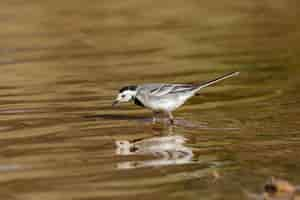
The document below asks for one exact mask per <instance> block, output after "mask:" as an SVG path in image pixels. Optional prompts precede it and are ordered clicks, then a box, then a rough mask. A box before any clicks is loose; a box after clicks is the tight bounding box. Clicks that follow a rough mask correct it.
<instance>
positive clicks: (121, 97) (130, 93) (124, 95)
mask: <svg viewBox="0 0 300 200" xmlns="http://www.w3.org/2000/svg"><path fill="white" fill-rule="evenodd" d="M135 95H136V90H132V89H127V90H120V92H119V94H118V96H117V98H116V100H115V101H114V102H113V106H114V105H117V104H118V103H121V102H128V101H131V100H133V98H134V96H135Z"/></svg>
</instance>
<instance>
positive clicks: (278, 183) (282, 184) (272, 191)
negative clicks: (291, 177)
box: [246, 177, 300, 200]
mask: <svg viewBox="0 0 300 200" xmlns="http://www.w3.org/2000/svg"><path fill="white" fill-rule="evenodd" d="M299 193H300V186H295V185H293V184H291V183H290V182H288V181H286V180H282V179H278V178H274V177H272V178H271V179H269V180H268V181H267V182H266V184H265V185H264V192H263V193H261V194H255V193H249V192H246V194H247V196H248V197H249V199H251V200H300V194H299Z"/></svg>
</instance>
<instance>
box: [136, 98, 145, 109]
mask: <svg viewBox="0 0 300 200" xmlns="http://www.w3.org/2000/svg"><path fill="white" fill-rule="evenodd" d="M134 104H135V105H138V106H141V107H145V105H144V104H143V103H142V102H141V101H140V100H139V99H138V98H136V97H135V98H134Z"/></svg>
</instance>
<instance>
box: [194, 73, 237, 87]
mask: <svg viewBox="0 0 300 200" xmlns="http://www.w3.org/2000/svg"><path fill="white" fill-rule="evenodd" d="M239 74H240V72H232V73H230V74H225V75H223V76H221V77H218V78H216V79H214V80H210V81H207V82H205V83H201V84H199V85H198V87H197V89H196V90H197V91H199V90H200V89H202V88H205V87H208V86H210V85H213V84H215V83H217V82H219V81H222V80H225V79H228V78H231V77H233V76H237V75H239Z"/></svg>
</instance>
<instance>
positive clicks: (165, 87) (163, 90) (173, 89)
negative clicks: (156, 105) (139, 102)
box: [150, 84, 197, 96]
mask: <svg viewBox="0 0 300 200" xmlns="http://www.w3.org/2000/svg"><path fill="white" fill-rule="evenodd" d="M196 88H197V86H195V85H192V84H160V85H157V87H155V88H152V89H151V90H150V95H153V96H163V95H167V94H177V93H184V92H191V91H193V90H194V89H196Z"/></svg>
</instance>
